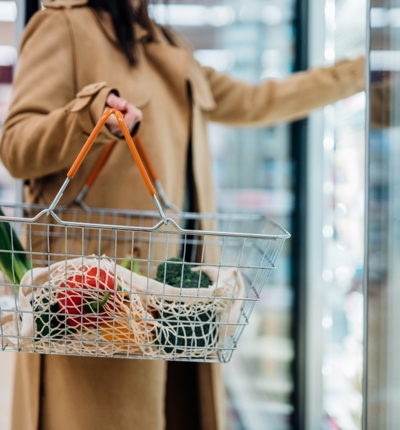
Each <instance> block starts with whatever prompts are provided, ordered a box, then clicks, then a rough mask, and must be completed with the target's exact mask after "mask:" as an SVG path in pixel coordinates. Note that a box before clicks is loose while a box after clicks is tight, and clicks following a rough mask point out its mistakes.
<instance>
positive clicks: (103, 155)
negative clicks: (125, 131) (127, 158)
mask: <svg viewBox="0 0 400 430" xmlns="http://www.w3.org/2000/svg"><path fill="white" fill-rule="evenodd" d="M116 143H117V141H116V140H112V141H111V142H110V143H109V144H108V145H107V146H106V147H105V148H104V150H103V152H102V153H101V154H100V157H99V158H98V160H97V161H96V164H95V165H94V167H93V169H92V171H91V172H90V173H89V176H88V177H87V179H86V181H85V183H84V185H83V187H82V189H81V190H80V192H79V194H78V195H77V197H76V198H75V199H74V200H73V201H72V202H71V204H72V203H75V204H78V205H81V206H83V205H84V203H83V199H84V198H85V197H86V194H87V192H88V191H89V188H90V187H91V186H92V184H93V182H94V181H95V180H96V178H97V176H98V174H99V173H100V171H101V169H102V168H103V166H104V164H105V163H106V161H107V160H108V157H109V156H110V154H111V152H112V150H113V149H114V147H115V144H116Z"/></svg>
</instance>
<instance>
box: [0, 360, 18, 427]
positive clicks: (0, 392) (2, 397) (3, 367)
mask: <svg viewBox="0 0 400 430" xmlns="http://www.w3.org/2000/svg"><path fill="white" fill-rule="evenodd" d="M14 357H15V355H14V354H12V353H11V352H0V430H9V429H10V412H11V392H12V381H13V374H14Z"/></svg>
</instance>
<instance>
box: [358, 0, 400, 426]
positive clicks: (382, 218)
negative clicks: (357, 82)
mask: <svg viewBox="0 0 400 430" xmlns="http://www.w3.org/2000/svg"><path fill="white" fill-rule="evenodd" d="M370 6H371V9H370V21H369V28H370V55H369V60H370V63H369V67H370V73H369V85H368V100H369V115H370V122H369V139H368V147H367V148H368V159H367V160H368V162H367V169H368V170H367V180H368V199H367V206H366V207H367V212H368V226H367V230H366V247H365V249H366V253H367V258H366V264H367V271H366V310H367V320H366V325H365V330H366V335H367V342H366V343H365V349H364V351H365V356H364V359H365V369H366V376H365V384H364V394H365V401H364V428H368V430H378V429H385V430H394V429H398V428H399V422H400V408H399V393H400V336H399V327H400V288H399V279H400V264H399V262H400V217H399V213H400V146H399V139H400V127H399V126H400V105H399V100H400V29H399V27H400V14H399V11H400V9H399V2H398V1H397V0H379V1H378V0H371V2H370Z"/></svg>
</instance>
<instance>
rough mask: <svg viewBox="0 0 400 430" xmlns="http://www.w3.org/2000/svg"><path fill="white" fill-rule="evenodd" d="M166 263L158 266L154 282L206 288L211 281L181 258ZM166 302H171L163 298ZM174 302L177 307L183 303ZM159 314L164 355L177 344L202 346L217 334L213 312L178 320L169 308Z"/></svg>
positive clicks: (212, 339)
mask: <svg viewBox="0 0 400 430" xmlns="http://www.w3.org/2000/svg"><path fill="white" fill-rule="evenodd" d="M168 262H171V264H169V263H168ZM168 262H167V263H161V264H160V265H159V266H158V268H157V277H156V280H157V281H159V282H165V283H166V284H168V285H171V286H173V287H177V288H181V287H182V288H198V287H200V288H208V287H209V286H210V285H211V284H212V281H211V279H210V278H209V277H208V276H207V275H206V274H205V273H201V274H200V273H199V272H194V271H193V270H191V268H190V265H188V264H184V262H183V260H182V259H181V258H171V259H169V260H168ZM164 278H165V279H164ZM166 303H171V302H168V301H167V300H166ZM174 305H175V306H176V307H179V306H183V305H184V303H183V302H174ZM158 317H159V318H160V319H161V320H162V321H163V324H162V325H161V327H160V330H161V332H160V344H161V345H165V346H164V350H165V352H166V353H167V354H170V353H172V352H173V351H174V348H175V347H176V346H181V347H184V348H194V349H196V348H205V347H206V346H207V343H213V342H214V340H215V338H216V336H217V333H216V329H217V326H216V324H215V322H216V318H215V313H214V312H213V311H207V312H203V313H199V314H197V313H195V315H193V316H189V317H188V316H180V317H179V320H178V321H177V320H176V316H174V314H172V313H171V312H168V311H162V312H160V314H159V315H158ZM171 328H172V330H171ZM176 352H177V353H178V354H181V353H183V350H181V349H177V350H176Z"/></svg>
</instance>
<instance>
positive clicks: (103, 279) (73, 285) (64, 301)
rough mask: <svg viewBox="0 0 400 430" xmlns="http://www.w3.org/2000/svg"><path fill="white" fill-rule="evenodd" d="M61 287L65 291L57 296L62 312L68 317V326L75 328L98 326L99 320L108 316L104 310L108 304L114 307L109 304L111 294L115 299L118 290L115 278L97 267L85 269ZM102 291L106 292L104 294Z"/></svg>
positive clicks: (68, 279) (61, 291)
mask: <svg viewBox="0 0 400 430" xmlns="http://www.w3.org/2000/svg"><path fill="white" fill-rule="evenodd" d="M61 287H62V288H63V289H62V290H60V291H59V292H58V294H57V298H58V304H59V307H60V311H61V312H62V313H63V314H65V315H66V316H67V322H68V324H69V325H71V326H73V327H78V326H80V325H83V326H85V327H94V326H96V324H97V322H98V318H99V317H101V316H103V317H104V316H105V315H107V312H106V310H105V308H104V306H105V305H106V303H108V306H112V303H109V299H110V297H111V294H114V297H115V292H116V291H117V290H118V286H117V284H116V282H115V278H114V277H113V276H112V275H110V274H109V273H108V272H107V271H105V270H103V269H98V268H97V267H90V268H85V269H84V270H83V272H82V273H79V274H76V275H73V276H70V277H68V278H67V281H66V283H65V284H63V285H61ZM86 290H87V292H86ZM101 291H105V292H104V294H103V293H101ZM96 292H97V294H96ZM111 292H114V293H111ZM93 293H94V294H93ZM93 295H97V296H98V299H97V297H96V298H93ZM90 314H92V315H93V314H95V315H96V316H90ZM75 315H76V316H75ZM86 315H88V316H86Z"/></svg>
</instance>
